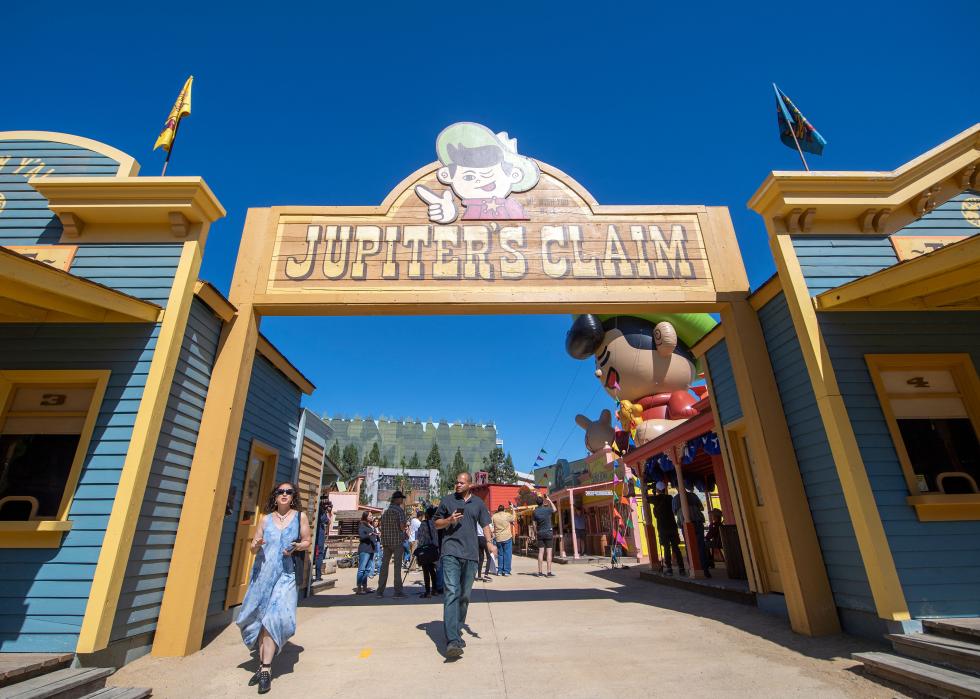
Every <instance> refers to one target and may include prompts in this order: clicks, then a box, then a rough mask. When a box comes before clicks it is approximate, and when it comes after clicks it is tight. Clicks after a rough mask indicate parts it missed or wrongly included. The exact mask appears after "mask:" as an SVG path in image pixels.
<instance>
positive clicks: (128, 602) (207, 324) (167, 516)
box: [110, 298, 221, 651]
mask: <svg viewBox="0 0 980 699" xmlns="http://www.w3.org/2000/svg"><path fill="white" fill-rule="evenodd" d="M220 334H221V320H220V319H219V318H218V317H217V316H215V315H214V313H213V312H212V311H211V309H210V308H208V307H207V305H205V304H204V303H203V302H202V301H201V300H200V299H197V298H195V299H194V301H193V303H192V305H191V313H190V318H189V319H188V323H187V332H186V333H185V335H184V340H183V344H182V345H181V350H180V357H179V359H178V362H177V369H176V373H175V375H174V382H173V385H172V386H171V390H170V398H169V400H168V402H167V409H166V413H165V414H164V418H163V426H162V427H161V430H160V440H159V442H158V444H157V450H156V454H155V455H154V459H153V467H152V470H151V471H150V477H149V481H148V483H147V486H146V494H145V495H144V498H143V507H142V509H141V511H140V517H139V520H138V522H137V527H136V532H135V538H134V540H133V549H132V553H131V554H130V559H129V563H128V565H127V567H126V574H125V580H124V581H123V585H122V591H121V593H120V596H119V605H118V607H117V609H116V618H115V620H114V623H113V627H112V635H111V637H110V640H111V641H118V640H121V639H123V638H132V637H135V636H139V635H141V634H149V633H151V632H152V631H154V630H155V629H156V624H157V619H158V617H159V616H160V602H161V600H162V599H163V589H164V586H165V585H166V582H167V571H168V569H169V565H170V558H171V554H172V553H173V545H174V539H175V537H176V535H177V523H178V521H179V519H180V510H181V505H182V504H183V500H184V493H185V492H186V489H187V479H188V477H189V475H190V468H191V459H192V458H193V456H194V447H195V445H196V443H197V435H198V432H199V430H200V426H201V415H202V413H203V410H204V400H205V398H206V397H207V392H208V384H209V383H210V380H211V369H212V368H213V366H214V359H215V355H216V353H217V347H218V336H219V335H220ZM151 640H152V639H151V638H150V637H147V642H146V651H149V645H150V643H151Z"/></svg>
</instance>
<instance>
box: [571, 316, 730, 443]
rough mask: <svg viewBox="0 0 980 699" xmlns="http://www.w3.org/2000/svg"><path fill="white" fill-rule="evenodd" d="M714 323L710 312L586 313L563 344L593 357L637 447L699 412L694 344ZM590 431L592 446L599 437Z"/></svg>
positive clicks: (577, 353) (574, 353)
mask: <svg viewBox="0 0 980 699" xmlns="http://www.w3.org/2000/svg"><path fill="white" fill-rule="evenodd" d="M714 326H715V321H714V319H713V318H712V317H711V316H709V315H708V314H706V313H682V314H672V315H658V314H651V315H641V316H598V315H591V314H586V315H581V316H578V318H576V319H575V321H574V323H572V327H571V329H570V330H569V331H568V334H567V335H566V336H565V349H566V350H567V351H568V353H569V354H570V355H571V356H573V357H575V358H576V359H587V358H588V357H590V356H592V357H595V364H596V371H595V375H596V378H598V379H599V381H601V382H602V386H603V388H605V390H606V393H608V394H609V395H610V396H612V398H613V399H615V400H617V401H619V411H618V412H617V416H618V417H619V421H620V424H621V425H622V428H623V430H624V431H625V432H626V433H632V434H634V441H635V443H636V444H637V446H639V445H642V444H646V443H647V442H649V441H651V440H652V439H654V438H655V437H657V435H659V434H661V433H663V432H665V431H666V430H669V429H670V428H671V427H673V426H674V425H676V424H677V423H678V422H679V421H682V420H685V419H687V418H689V417H693V416H694V415H696V414H697V411H696V410H695V409H694V408H693V407H692V406H693V405H694V403H696V402H697V399H696V398H695V397H694V396H693V395H692V394H691V391H690V387H691V384H692V383H693V382H694V381H695V379H696V377H697V367H696V364H695V361H694V357H693V355H692V354H691V351H690V347H691V345H693V344H694V343H695V342H696V341H697V340H699V339H700V338H701V337H702V336H703V335H704V334H705V333H706V332H708V331H709V330H711V328H713V327H714ZM578 422H579V424H580V425H581V424H582V421H578ZM600 422H601V418H600ZM634 430H635V432H634ZM589 431H590V430H589V429H588V428H586V440H587V442H586V443H587V446H588V448H589V450H590V451H592V450H593V449H594V447H595V446H596V444H595V442H596V441H598V440H597V439H596V436H597V435H595V434H593V435H592V436H590V435H589ZM595 431H596V430H595V427H593V432H595Z"/></svg>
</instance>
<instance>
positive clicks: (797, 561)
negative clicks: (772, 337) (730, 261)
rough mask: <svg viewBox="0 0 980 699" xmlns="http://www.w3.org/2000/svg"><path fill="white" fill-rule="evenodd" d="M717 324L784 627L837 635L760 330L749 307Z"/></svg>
mask: <svg viewBox="0 0 980 699" xmlns="http://www.w3.org/2000/svg"><path fill="white" fill-rule="evenodd" d="M721 319H722V323H724V325H725V339H726V344H727V347H728V354H729V357H730V358H731V364H732V373H733V374H734V377H735V385H736V387H737V390H738V397H739V401H740V403H741V406H742V414H743V416H744V420H745V427H746V436H747V437H748V440H749V445H750V448H751V449H752V452H753V454H754V455H755V456H756V459H757V465H758V474H757V475H758V477H759V485H760V487H761V488H762V491H763V497H764V498H765V502H766V507H767V508H771V510H772V515H773V516H772V519H773V520H774V521H776V522H779V523H781V524H782V526H777V527H771V528H769V529H767V531H766V532H765V533H764V535H765V536H768V537H770V541H769V543H770V545H771V547H772V552H773V555H774V557H775V559H776V565H777V566H778V567H779V574H780V577H781V579H782V583H783V593H784V595H785V597H786V606H787V609H788V611H789V617H790V624H791V625H792V627H793V630H794V631H797V632H799V633H803V634H807V635H810V636H816V635H821V634H829V633H837V632H838V631H840V624H839V622H838V619H837V608H836V606H835V604H834V598H833V594H832V593H831V590H830V581H829V580H828V578H827V569H826V567H825V566H824V562H823V556H822V554H821V552H820V545H819V542H818V541H817V534H816V530H815V529H814V527H813V517H812V515H811V514H810V506H809V503H808V502H807V499H806V493H805V491H804V489H803V479H802V477H801V476H800V469H799V466H798V465H797V462H796V453H795V451H794V450H793V443H792V440H791V439H790V434H789V427H788V425H787V424H786V416H785V414H784V413H783V407H782V402H781V401H780V399H779V393H778V391H777V389H776V379H775V377H774V376H773V373H772V365H771V364H770V363H769V354H768V352H767V350H766V344H765V340H764V338H763V335H762V327H761V326H760V324H759V319H758V317H757V315H756V313H755V311H754V310H753V309H752V307H751V306H750V305H749V302H748V301H735V302H733V303H731V304H729V305H728V306H727V307H726V308H725V309H723V310H722V312H721Z"/></svg>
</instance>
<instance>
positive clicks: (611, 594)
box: [300, 567, 886, 660]
mask: <svg viewBox="0 0 980 699" xmlns="http://www.w3.org/2000/svg"><path fill="white" fill-rule="evenodd" d="M639 571H640V568H639V567H632V568H625V569H618V570H613V569H609V568H602V569H593V570H588V571H583V572H585V573H586V575H587V576H594V577H596V578H600V579H602V580H605V581H607V583H605V585H608V583H610V582H611V583H613V584H614V586H613V587H607V586H604V587H585V588H562V587H551V586H550V585H551V584H552V581H553V580H554V581H559V580H560V579H561V574H560V572H559V577H557V578H554V579H552V578H547V579H545V578H542V579H535V581H536V584H537V580H540V587H536V588H531V589H521V590H505V589H500V588H496V589H495V588H494V587H493V586H492V585H489V584H484V585H480V586H476V587H474V588H473V596H472V600H473V602H474V603H479V602H489V603H492V604H510V603H515V602H565V601H581V600H612V601H614V602H619V603H623V604H644V605H648V606H651V607H656V608H658V609H663V610H667V611H671V612H674V613H679V614H686V615H689V616H694V617H700V618H703V619H708V620H711V621H714V622H717V623H721V624H725V625H726V626H731V627H733V628H736V629H739V630H741V631H743V632H746V633H749V634H752V635H754V636H758V637H760V638H763V639H765V640H766V641H768V642H770V643H773V644H776V645H779V646H782V647H784V648H787V649H790V650H792V651H795V652H797V653H801V654H803V655H806V656H808V657H811V658H816V659H821V660H829V659H833V658H850V656H851V654H852V653H857V652H863V651H869V650H885V649H886V645H885V643H884V639H882V641H881V642H875V641H873V640H868V639H863V638H858V637H855V636H850V635H848V634H844V633H840V634H835V635H831V636H822V637H816V638H815V637H810V636H803V635H801V634H798V633H795V632H794V631H793V630H792V629H791V628H790V626H789V621H788V620H787V619H786V618H785V617H783V616H777V615H774V614H769V613H766V612H764V611H762V610H760V609H758V608H757V607H751V606H746V605H744V604H738V603H735V602H730V601H727V600H723V599H717V598H714V597H710V596H707V595H702V594H699V593H697V592H692V591H689V590H684V589H678V588H674V587H668V586H664V585H658V584H656V583H652V582H648V581H646V580H643V579H641V578H640V577H639ZM405 588H406V591H408V590H411V589H412V586H411V585H406V586H405ZM385 594H386V596H385V597H384V598H383V599H378V598H377V597H375V596H374V595H373V594H371V595H363V596H356V595H354V594H350V595H326V596H322V597H316V596H315V597H312V598H310V599H306V600H303V601H302V602H301V603H300V604H301V606H304V607H312V608H322V607H361V606H388V605H394V604H427V605H431V606H432V607H433V610H434V611H435V610H439V611H438V612H436V613H437V614H438V615H439V616H440V617H441V607H442V598H441V597H433V598H431V599H422V598H419V597H418V596H417V594H415V593H414V592H408V598H406V599H400V600H396V599H394V598H392V597H391V594H392V592H391V591H390V590H388V591H386V593H385ZM433 625H434V626H433ZM430 627H432V628H430ZM418 628H419V629H420V630H425V631H426V633H427V634H428V635H429V637H430V638H431V639H432V640H433V643H434V644H436V646H437V647H439V648H441V644H443V643H444V639H443V633H442V628H441V622H430V623H429V624H422V625H419V627H418Z"/></svg>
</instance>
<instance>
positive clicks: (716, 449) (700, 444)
mask: <svg viewBox="0 0 980 699" xmlns="http://www.w3.org/2000/svg"><path fill="white" fill-rule="evenodd" d="M701 450H703V451H704V453H705V454H709V455H712V456H715V455H718V454H720V453H721V443H720V441H719V439H718V435H717V434H715V433H714V432H707V433H705V434H703V435H699V436H697V437H695V438H694V439H690V440H688V441H687V443H686V444H685V445H684V449H683V450H682V452H681V464H682V465H687V464H690V463H692V462H693V461H694V458H695V457H696V456H697V454H698V451H701ZM643 478H644V480H645V481H646V482H647V483H656V482H664V483H670V484H671V485H672V486H674V487H675V488H676V487H677V468H676V466H675V465H674V462H673V461H672V460H671V458H670V457H669V456H668V455H667V454H665V453H660V454H657V455H656V456H652V457H650V458H649V459H647V460H646V463H645V464H644V466H643ZM714 480H715V479H714V477H713V476H708V477H707V478H695V479H693V480H691V481H690V482H691V484H692V485H693V486H694V488H695V489H696V490H700V491H701V492H708V491H711V490H714V486H715V483H714Z"/></svg>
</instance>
